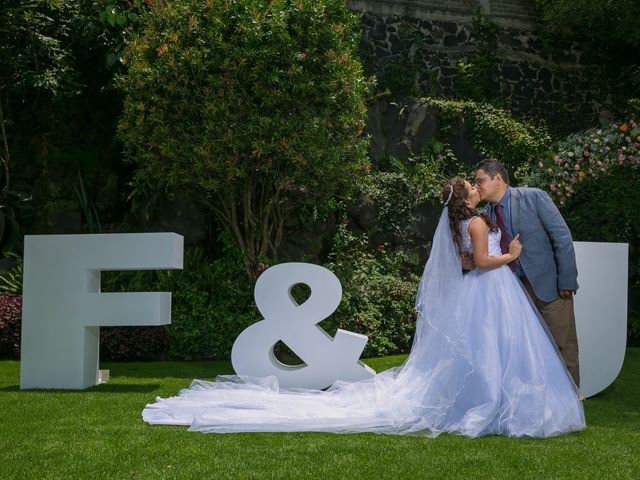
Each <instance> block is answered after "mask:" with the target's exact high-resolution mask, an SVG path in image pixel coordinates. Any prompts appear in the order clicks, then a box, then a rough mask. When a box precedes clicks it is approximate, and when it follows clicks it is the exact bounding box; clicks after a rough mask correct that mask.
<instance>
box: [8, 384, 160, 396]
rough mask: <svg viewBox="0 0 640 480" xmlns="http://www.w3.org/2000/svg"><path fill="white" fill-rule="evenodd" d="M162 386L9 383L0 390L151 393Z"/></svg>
mask: <svg viewBox="0 0 640 480" xmlns="http://www.w3.org/2000/svg"><path fill="white" fill-rule="evenodd" d="M159 388H160V384H159V383H147V384H126V385H118V384H111V385H109V384H103V385H96V386H94V387H90V388H87V389H85V390H66V389H60V388H29V389H26V390H22V389H20V385H8V386H6V387H2V388H0V392H25V393H68V394H79V393H80V394H82V393H94V392H112V393H136V392H137V393H149V392H153V391H155V390H158V389H159Z"/></svg>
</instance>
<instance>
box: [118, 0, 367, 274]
mask: <svg viewBox="0 0 640 480" xmlns="http://www.w3.org/2000/svg"><path fill="white" fill-rule="evenodd" d="M143 24H144V28H143V29H142V33H141V35H140V36H139V37H138V38H135V39H133V40H132V41H131V42H130V44H129V46H128V48H127V50H126V52H125V59H124V60H125V63H126V65H127V66H128V71H127V74H126V75H124V76H122V77H121V78H120V80H119V86H120V87H121V88H122V90H123V92H124V93H125V94H126V100H125V106H124V112H123V115H122V117H121V120H120V122H119V133H120V138H121V139H122V141H123V142H124V144H125V150H126V154H127V156H128V158H129V159H130V160H131V161H132V162H133V163H134V164H135V166H136V167H137V173H136V183H137V184H139V185H146V184H148V183H149V182H152V183H158V184H160V185H162V186H163V187H166V188H167V189H168V190H169V191H175V190H178V191H183V192H187V194H188V195H190V196H191V198H192V199H194V201H201V202H203V203H204V204H205V205H206V206H207V207H208V209H209V211H210V212H212V213H213V214H215V216H216V217H217V219H218V220H219V221H220V222H221V225H223V226H224V227H225V228H226V229H227V230H228V231H229V233H230V234H231V238H232V239H233V241H234V242H235V243H236V244H237V245H238V247H239V248H240V250H241V251H242V253H243V261H244V262H245V268H246V271H247V273H248V274H249V275H252V274H253V273H254V270H255V265H256V264H257V263H258V262H259V261H260V259H261V258H263V257H266V256H268V255H271V256H275V254H276V251H277V248H278V245H279V244H280V242H281V240H282V238H283V235H284V233H285V227H286V226H287V225H286V222H287V221H289V220H291V219H292V218H296V212H298V211H299V209H301V208H304V207H305V206H308V205H314V206H316V207H317V208H318V209H319V210H322V207H323V206H324V205H325V204H326V203H327V202H330V201H331V200H332V199H333V197H334V196H335V195H340V194H344V193H345V192H348V191H349V190H350V189H351V187H352V182H351V179H352V178H354V176H357V175H360V174H362V173H364V172H365V171H366V168H367V166H368V162H367V158H366V146H367V142H366V138H365V137H364V136H363V135H362V132H363V130H364V127H365V121H366V105H365V96H366V95H367V94H368V91H369V88H370V85H371V81H369V80H367V79H366V78H365V77H364V76H363V73H362V66H361V64H360V61H359V59H358V45H359V42H358V32H359V21H358V17H357V16H356V15H355V14H353V13H351V12H350V11H349V10H348V9H347V6H346V3H345V2H344V1H342V0H308V1H301V2H291V1H289V0H275V1H270V2H265V1H263V0H245V1H242V2H238V1H228V0H212V1H209V2H202V1H200V0H181V1H179V2H178V1H165V2H154V3H153V4H152V5H151V8H150V11H149V12H148V13H147V14H145V15H144V16H143ZM144 200H146V199H143V202H144Z"/></svg>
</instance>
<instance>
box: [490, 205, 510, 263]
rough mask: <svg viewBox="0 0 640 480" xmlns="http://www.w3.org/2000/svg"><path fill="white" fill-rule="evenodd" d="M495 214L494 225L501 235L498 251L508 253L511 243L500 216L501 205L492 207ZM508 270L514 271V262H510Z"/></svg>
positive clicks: (502, 216) (502, 217)
mask: <svg viewBox="0 0 640 480" xmlns="http://www.w3.org/2000/svg"><path fill="white" fill-rule="evenodd" d="M493 208H494V210H495V212H496V223H497V224H498V228H499V229H500V232H501V233H502V235H500V250H501V251H502V253H509V243H510V242H511V238H509V233H508V232H507V226H506V225H505V223H504V215H503V214H502V205H500V204H499V203H498V204H497V205H496V206H495V207H493ZM509 268H510V269H511V271H513V272H515V271H516V262H515V261H513V262H510V263H509Z"/></svg>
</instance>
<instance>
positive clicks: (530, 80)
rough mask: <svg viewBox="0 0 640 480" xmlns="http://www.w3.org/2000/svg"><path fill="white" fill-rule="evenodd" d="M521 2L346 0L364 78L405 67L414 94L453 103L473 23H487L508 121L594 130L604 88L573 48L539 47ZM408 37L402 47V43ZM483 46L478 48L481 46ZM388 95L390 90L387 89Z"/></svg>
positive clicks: (604, 111) (476, 36)
mask: <svg viewBox="0 0 640 480" xmlns="http://www.w3.org/2000/svg"><path fill="white" fill-rule="evenodd" d="M531 5H532V2H527V1H524V0H502V1H500V0H491V1H489V0H485V1H472V0H431V1H426V0H384V1H381V0H350V1H349V6H350V8H351V9H352V10H354V11H356V12H360V13H361V14H362V32H363V37H362V47H361V55H362V59H363V62H364V64H365V67H366V68H367V70H368V71H369V72H371V73H376V74H378V76H379V77H381V76H384V75H383V73H384V71H385V68H386V67H387V66H388V65H390V62H392V61H395V62H396V63H397V62H400V63H402V62H405V63H411V71H412V74H413V72H416V74H417V75H416V78H415V82H414V83H415V89H416V92H417V93H416V94H417V95H424V96H426V95H438V96H444V97H454V98H455V97H459V96H460V95H459V91H458V90H459V87H460V84H459V83H457V82H458V81H459V80H457V78H458V77H457V72H458V66H457V65H458V63H459V62H463V63H465V64H468V63H472V64H473V63H474V61H476V60H477V59H478V55H479V53H480V52H481V51H483V48H485V50H484V51H485V52H486V40H483V37H482V35H480V30H479V28H478V22H477V18H478V17H476V21H474V15H475V12H476V11H477V9H478V7H480V8H481V10H482V12H483V13H482V16H481V17H480V18H482V19H483V21H484V22H490V23H491V24H493V25H495V27H496V30H495V31H496V33H495V37H494V38H495V45H494V46H493V47H492V50H491V63H492V65H493V66H492V71H493V80H492V83H493V85H492V87H491V88H492V90H493V91H494V92H495V93H496V98H499V99H503V100H504V107H506V108H508V109H510V110H511V111H512V112H513V113H514V115H515V116H516V117H521V118H525V119H531V118H534V119H544V120H545V121H546V122H547V123H548V124H549V125H550V126H552V127H557V128H561V129H563V130H567V131H574V130H579V129H581V128H584V127H588V126H592V125H596V124H597V123H598V122H599V121H600V120H602V119H606V118H608V117H609V115H610V112H611V110H612V106H611V104H612V101H611V96H610V94H609V92H608V90H609V86H608V85H606V84H605V83H604V81H603V78H604V76H603V75H602V72H601V71H600V67H598V66H597V65H596V64H595V63H594V64H590V63H589V59H588V54H587V52H584V51H582V50H581V48H580V46H579V45H577V44H572V45H565V46H561V47H560V46H556V48H554V49H553V51H552V52H551V51H550V49H549V48H544V45H543V42H542V41H541V39H540V37H539V36H538V35H536V34H535V33H534V12H533V10H532V7H531ZM407 39H409V41H407ZM483 42H484V43H483ZM392 90H393V89H392Z"/></svg>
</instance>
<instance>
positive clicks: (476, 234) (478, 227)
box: [468, 217, 522, 269]
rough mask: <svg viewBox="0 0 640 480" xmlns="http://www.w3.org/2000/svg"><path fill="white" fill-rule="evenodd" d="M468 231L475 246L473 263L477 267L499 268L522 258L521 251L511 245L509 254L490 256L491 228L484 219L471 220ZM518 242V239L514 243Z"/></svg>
mask: <svg viewBox="0 0 640 480" xmlns="http://www.w3.org/2000/svg"><path fill="white" fill-rule="evenodd" d="M468 230H469V235H470V236H471V244H472V245H473V261H474V262H475V264H476V267H478V268H484V269H488V268H497V267H501V266H502V265H506V264H507V263H510V262H513V261H514V260H515V259H516V258H518V256H520V251H519V249H518V248H511V245H509V251H510V252H509V253H505V254H502V255H497V256H493V255H489V227H488V226H487V224H486V222H485V221H484V220H483V219H482V218H480V217H476V218H474V219H473V220H471V222H470V223H469V227H468ZM517 240H518V237H516V238H515V239H514V242H517ZM514 242H512V244H513V243H514ZM518 243H519V242H518ZM521 248H522V247H520V249H521Z"/></svg>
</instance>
